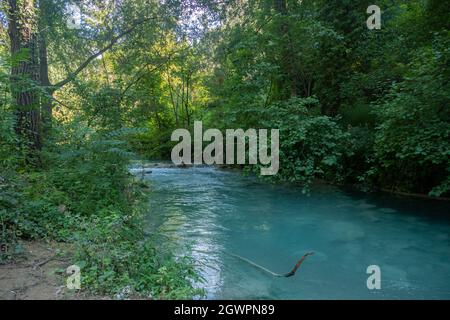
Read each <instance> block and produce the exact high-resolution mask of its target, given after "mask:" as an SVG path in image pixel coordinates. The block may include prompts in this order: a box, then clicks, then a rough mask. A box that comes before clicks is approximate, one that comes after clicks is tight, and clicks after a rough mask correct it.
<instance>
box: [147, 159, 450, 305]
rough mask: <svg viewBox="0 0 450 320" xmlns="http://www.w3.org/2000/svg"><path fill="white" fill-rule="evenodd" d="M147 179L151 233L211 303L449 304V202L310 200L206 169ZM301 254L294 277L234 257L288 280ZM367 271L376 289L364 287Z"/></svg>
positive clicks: (328, 192)
mask: <svg viewBox="0 0 450 320" xmlns="http://www.w3.org/2000/svg"><path fill="white" fill-rule="evenodd" d="M152 171H153V172H152V173H151V174H147V175H145V178H146V179H148V180H149V181H150V185H151V188H152V193H151V198H150V209H149V215H148V226H147V231H148V232H149V233H153V234H156V231H159V232H160V233H161V235H162V236H163V237H164V243H165V245H171V246H173V247H176V248H177V249H178V252H179V253H180V254H188V255H191V256H192V257H194V258H195V261H196V264H197V268H198V270H199V272H200V273H201V274H202V276H203V277H204V278H205V283H203V284H202V285H201V286H202V287H205V288H206V291H207V298H208V299H345V298H349V299H399V298H406V299H438V298H440V299H450V276H449V272H450V255H449V254H450V219H449V217H450V215H449V214H450V210H449V209H450V206H449V204H448V203H446V202H435V201H427V200H416V199H408V198H396V197H380V196H378V197H375V196H368V195H364V194H358V193H349V192H344V191H342V190H339V189H337V188H334V187H320V188H315V189H314V190H313V191H312V193H311V194H310V195H309V196H308V195H304V194H302V192H301V189H299V188H296V187H292V186H272V185H268V184H265V183H261V182H258V181H257V180H255V179H254V178H251V177H244V176H242V175H241V174H240V173H238V172H231V171H223V170H218V169H215V168H211V167H195V168H189V169H178V168H165V169H164V168H161V169H156V168H155V169H152ZM186 245H189V246H190V249H189V250H186ZM307 251H314V252H315V254H314V255H313V256H310V257H308V258H307V260H306V261H305V262H304V263H303V264H302V266H301V267H300V269H299V271H298V272H297V274H296V275H295V276H294V277H291V278H277V277H273V276H271V275H269V274H267V273H265V272H263V271H261V270H260V269H258V268H255V267H254V266H252V265H250V264H248V263H246V262H243V261H242V260H239V259H236V258H235V257H233V256H231V255H230V253H232V254H238V255H240V256H243V257H245V258H247V259H250V260H252V261H254V262H255V263H257V264H259V265H262V266H264V267H265V268H268V269H270V270H272V271H274V272H277V273H286V272H288V271H290V270H291V269H292V267H293V265H294V264H295V262H296V261H297V260H298V259H299V258H300V257H301V256H302V255H303V254H304V253H305V252H307ZM373 264H375V265H378V266H379V267H380V268H381V289H380V290H369V289H367V286H366V280H367V277H368V276H369V275H368V274H366V269H367V267H368V266H369V265H373Z"/></svg>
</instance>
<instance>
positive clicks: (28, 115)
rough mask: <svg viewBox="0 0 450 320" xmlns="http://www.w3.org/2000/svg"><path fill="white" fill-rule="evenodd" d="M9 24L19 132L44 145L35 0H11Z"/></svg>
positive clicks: (32, 144) (30, 142) (32, 143)
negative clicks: (38, 87) (37, 84)
mask: <svg viewBox="0 0 450 320" xmlns="http://www.w3.org/2000/svg"><path fill="white" fill-rule="evenodd" d="M8 4H9V7H8V24H9V29H8V33H9V38H10V46H11V56H12V57H13V66H12V68H11V93H12V96H13V98H14V100H15V104H16V105H15V108H16V110H15V114H16V132H17V133H18V134H19V135H20V136H21V137H22V138H24V139H25V142H26V143H27V144H28V145H29V146H30V147H31V149H34V150H39V149H40V148H41V146H42V134H41V120H40V112H39V96H38V91H37V90H36V85H35V84H36V83H37V82H38V80H39V72H38V55H37V25H36V19H35V14H36V12H35V9H36V8H35V2H34V1H33V0H8Z"/></svg>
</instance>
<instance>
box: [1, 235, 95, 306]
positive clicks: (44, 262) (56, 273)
mask: <svg viewBox="0 0 450 320" xmlns="http://www.w3.org/2000/svg"><path fill="white" fill-rule="evenodd" d="M22 246H23V247H24V251H25V253H24V255H23V257H22V258H19V259H17V260H16V261H15V262H13V263H10V264H6V265H0V299H7V300H14V299H19V300H60V299H89V297H87V296H85V295H84V294H82V293H80V292H77V291H74V290H69V289H67V288H66V285H65V279H66V274H65V271H66V268H67V267H68V266H70V265H71V264H72V263H73V262H72V261H71V256H70V252H71V250H70V246H69V245H65V244H60V243H45V242H23V243H22ZM94 299H95V298H94Z"/></svg>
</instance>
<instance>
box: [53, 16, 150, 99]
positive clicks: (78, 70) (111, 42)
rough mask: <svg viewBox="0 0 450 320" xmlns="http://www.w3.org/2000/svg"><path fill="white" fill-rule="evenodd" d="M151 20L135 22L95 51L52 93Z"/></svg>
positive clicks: (59, 83)
mask: <svg viewBox="0 0 450 320" xmlns="http://www.w3.org/2000/svg"><path fill="white" fill-rule="evenodd" d="M151 19H156V18H155V17H151V18H145V19H141V20H139V21H137V22H135V23H134V24H133V25H132V26H131V27H130V28H128V29H126V30H125V31H124V32H122V33H121V34H119V35H117V36H115V37H113V38H112V39H111V41H110V42H109V44H108V45H107V46H105V47H104V48H102V49H101V50H99V51H97V52H96V53H94V54H93V55H91V56H90V57H88V58H87V59H86V60H85V61H84V62H83V63H82V64H81V65H80V66H79V67H78V68H77V69H76V70H75V71H74V72H71V73H70V74H69V75H68V76H67V78H65V79H64V80H61V81H59V82H58V83H56V84H54V85H52V87H53V92H54V91H56V90H58V89H61V88H62V87H63V86H65V85H66V84H68V83H69V82H71V81H72V80H73V79H75V78H76V76H77V75H78V74H79V73H80V72H81V71H83V70H84V69H85V68H86V67H87V66H88V65H89V64H90V63H91V62H92V61H93V60H94V59H96V58H97V57H99V56H100V55H102V54H103V53H105V52H106V51H108V50H109V49H111V48H112V47H113V46H114V45H115V44H116V43H117V41H119V40H120V39H122V38H123V37H125V36H126V35H128V34H130V33H132V32H133V31H134V30H135V29H136V28H137V27H138V26H140V25H141V24H142V23H144V22H146V21H148V20H151Z"/></svg>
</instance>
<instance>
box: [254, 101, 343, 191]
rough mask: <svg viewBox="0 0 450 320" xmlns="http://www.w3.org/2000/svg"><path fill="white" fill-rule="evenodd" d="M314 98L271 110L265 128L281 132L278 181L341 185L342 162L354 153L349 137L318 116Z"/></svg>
mask: <svg viewBox="0 0 450 320" xmlns="http://www.w3.org/2000/svg"><path fill="white" fill-rule="evenodd" d="M317 105H318V101H317V99H315V98H305V99H301V98H293V99H290V100H288V101H286V102H279V103H275V104H273V105H271V106H269V107H268V108H267V109H266V110H265V111H264V112H263V117H264V119H265V120H263V122H262V127H264V128H273V129H277V128H278V129H279V130H280V171H279V173H278V175H276V176H275V177H276V178H277V179H281V180H285V181H290V182H298V183H301V184H303V185H304V186H306V187H307V186H308V185H310V184H311V183H312V181H313V179H315V178H323V179H328V180H334V181H340V180H341V177H340V176H339V175H338V173H339V172H340V171H341V169H340V168H341V165H342V164H341V159H342V157H343V156H344V155H348V154H350V153H351V151H350V148H349V145H350V139H349V137H350V135H349V134H348V133H346V132H344V131H343V130H342V129H341V128H340V126H339V125H338V123H337V122H336V121H335V120H333V119H331V118H330V117H327V116H317V115H315V110H317Z"/></svg>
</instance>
